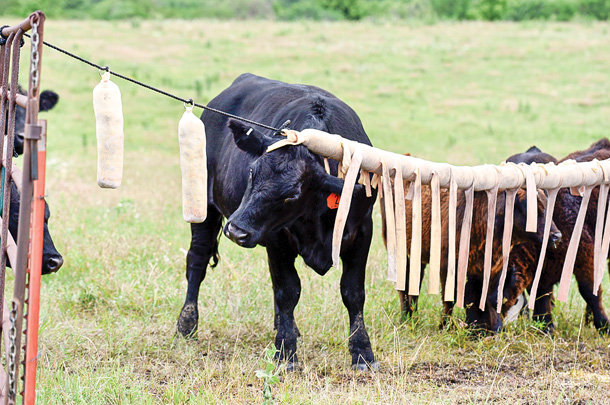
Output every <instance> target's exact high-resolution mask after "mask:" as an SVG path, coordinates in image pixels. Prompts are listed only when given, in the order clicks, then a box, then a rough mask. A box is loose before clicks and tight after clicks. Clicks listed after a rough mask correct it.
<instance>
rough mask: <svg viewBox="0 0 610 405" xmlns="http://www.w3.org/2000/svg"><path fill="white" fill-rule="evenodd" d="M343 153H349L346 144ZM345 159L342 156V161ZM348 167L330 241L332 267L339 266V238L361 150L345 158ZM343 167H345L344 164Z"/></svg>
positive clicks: (350, 201) (341, 234) (348, 206)
mask: <svg viewBox="0 0 610 405" xmlns="http://www.w3.org/2000/svg"><path fill="white" fill-rule="evenodd" d="M344 151H345V154H346V155H347V154H350V152H349V148H347V145H344ZM345 161H346V159H345V157H344V162H345ZM347 162H348V165H349V166H348V167H347V168H346V169H347V173H346V176H345V182H344V184H343V191H341V199H340V200H339V207H338V208H337V217H336V219H335V228H334V229H333V243H332V261H333V267H335V268H337V269H338V268H339V256H340V254H341V239H342V238H343V230H344V229H345V224H346V223H347V216H348V215H349V208H350V205H351V204H352V194H353V192H354V186H355V185H356V178H357V177H358V173H359V172H360V163H362V152H360V149H358V148H356V150H355V151H354V156H353V157H352V156H350V157H349V158H348V159H347ZM343 167H346V166H345V165H344V166H343Z"/></svg>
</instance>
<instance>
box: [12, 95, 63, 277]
mask: <svg viewBox="0 0 610 405" xmlns="http://www.w3.org/2000/svg"><path fill="white" fill-rule="evenodd" d="M18 92H19V93H20V94H24V93H25V91H24V90H23V89H22V88H21V87H20V88H19V89H18ZM58 100H59V96H58V95H57V94H56V93H55V92H53V91H50V90H45V91H43V92H42V93H41V94H40V104H39V109H40V111H48V110H50V109H52V108H53V107H55V105H56V104H57V101H58ZM25 115H26V110H25V108H23V107H20V106H16V107H15V138H14V150H15V152H16V153H17V154H19V155H20V154H22V153H23V141H24V135H25V118H26V117H25ZM6 125H7V126H8V122H7V123H6ZM0 198H2V196H0ZM19 200H20V195H19V190H18V189H17V186H16V185H15V184H14V183H12V182H11V200H10V217H9V224H8V227H9V231H10V233H11V235H12V236H13V239H15V241H16V240H17V229H18V226H19V205H20V201H19ZM49 216H50V210H49V205H48V204H47V203H46V201H45V224H44V239H43V248H42V273H43V274H48V273H54V272H56V271H57V270H59V268H60V267H61V266H62V264H63V262H64V261H63V258H62V256H61V254H60V253H59V252H58V251H57V249H55V245H54V243H53V239H52V238H51V235H50V234H49V229H48V226H47V223H48V221H49Z"/></svg>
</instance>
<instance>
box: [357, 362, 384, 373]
mask: <svg viewBox="0 0 610 405" xmlns="http://www.w3.org/2000/svg"><path fill="white" fill-rule="evenodd" d="M352 370H354V371H379V363H377V362H376V361H373V362H372V363H357V364H352Z"/></svg>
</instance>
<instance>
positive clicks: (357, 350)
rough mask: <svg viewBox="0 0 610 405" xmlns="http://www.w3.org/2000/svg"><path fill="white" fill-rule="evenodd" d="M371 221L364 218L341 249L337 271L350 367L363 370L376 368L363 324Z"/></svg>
mask: <svg viewBox="0 0 610 405" xmlns="http://www.w3.org/2000/svg"><path fill="white" fill-rule="evenodd" d="M371 227H372V221H366V220H365V224H364V225H362V227H361V229H360V230H359V234H358V236H357V237H356V238H355V240H354V242H353V243H352V244H351V246H349V248H347V249H345V251H343V252H342V253H341V259H342V261H343V274H342V275H341V297H342V298H343V304H344V305H345V307H346V308H347V312H348V313H349V325H350V327H349V351H350V353H351V355H352V368H354V369H355V370H366V369H367V368H371V369H372V370H376V369H378V368H379V366H378V364H377V362H376V361H375V355H374V354H373V350H372V349H371V341H370V340H369V335H368V333H367V331H366V326H365V325H364V316H363V311H364V300H365V293H364V280H365V274H366V261H367V258H368V254H369V247H370V245H371V237H372V230H371Z"/></svg>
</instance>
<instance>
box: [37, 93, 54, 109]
mask: <svg viewBox="0 0 610 405" xmlns="http://www.w3.org/2000/svg"><path fill="white" fill-rule="evenodd" d="M58 100H59V96H58V95H57V93H55V92H54V91H51V90H45V91H43V92H42V93H40V107H39V108H40V111H49V110H50V109H51V108H53V107H55V104H57V101H58Z"/></svg>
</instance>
